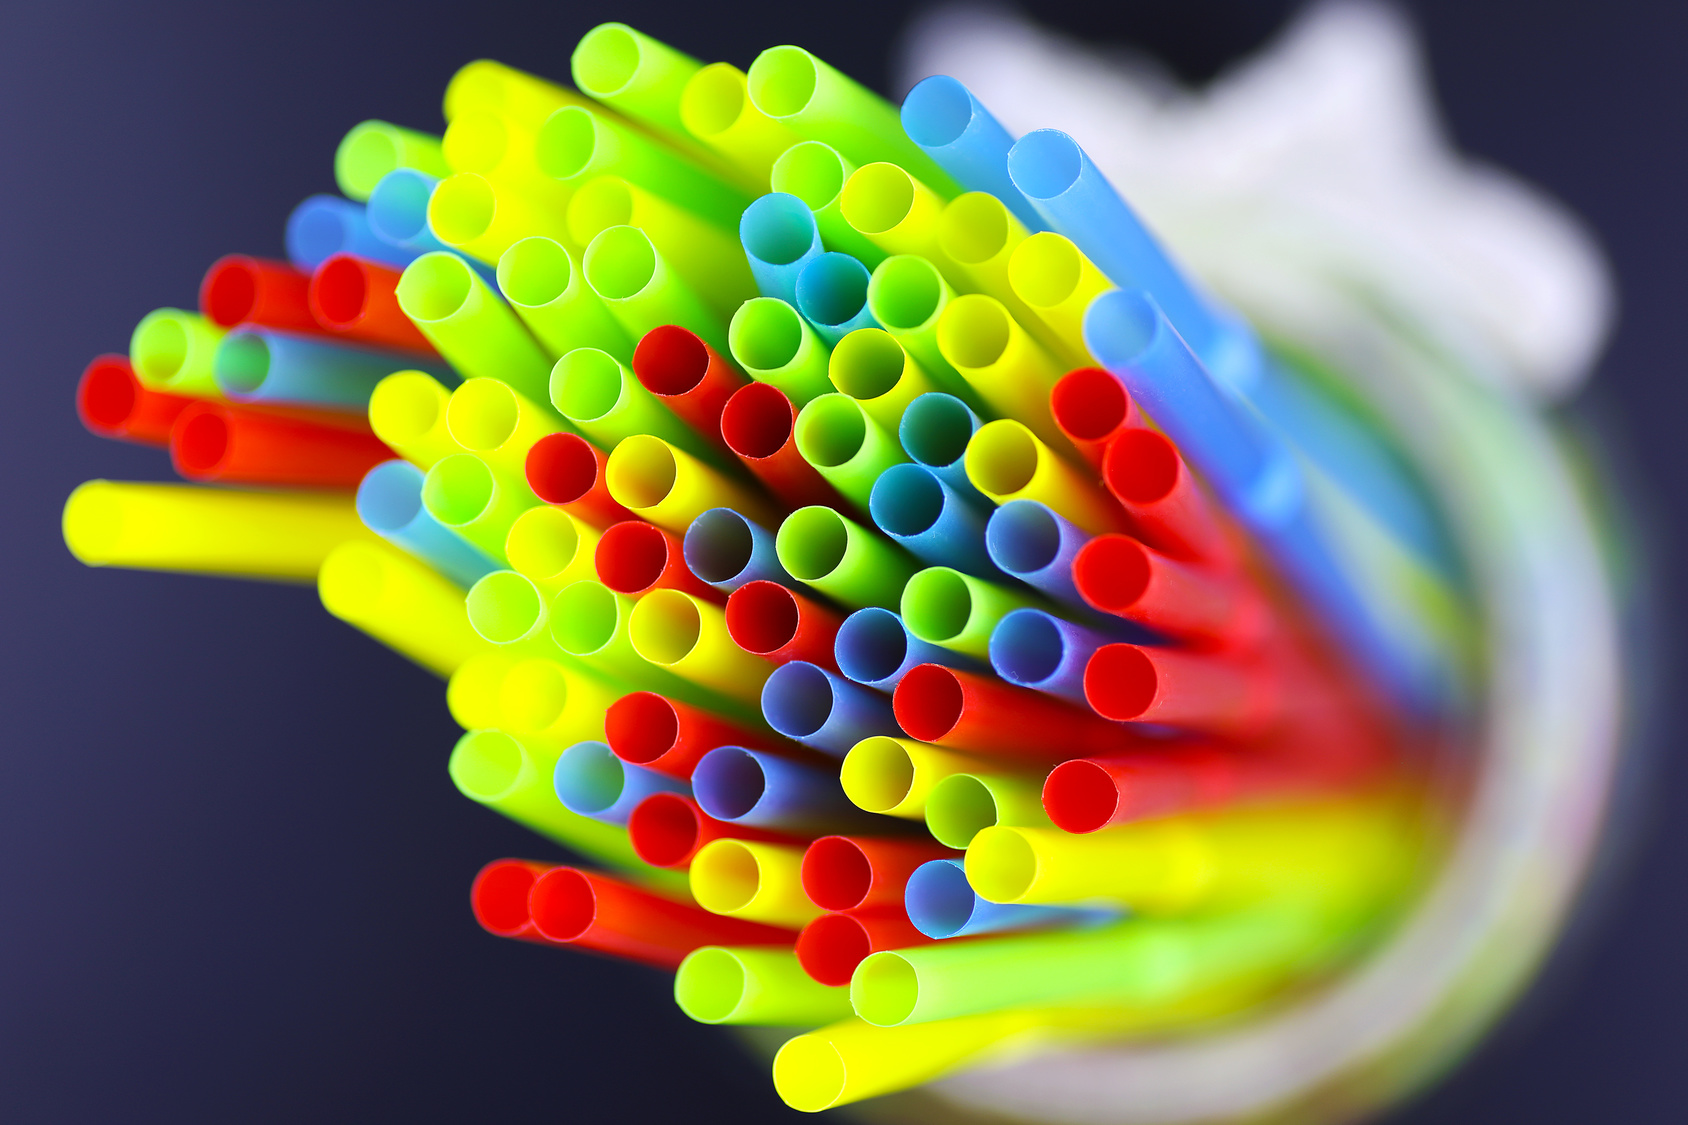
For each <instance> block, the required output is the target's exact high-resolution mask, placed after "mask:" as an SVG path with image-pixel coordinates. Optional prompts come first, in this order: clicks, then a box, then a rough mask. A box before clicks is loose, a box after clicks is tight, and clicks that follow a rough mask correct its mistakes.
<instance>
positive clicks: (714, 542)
mask: <svg viewBox="0 0 1688 1125" xmlns="http://www.w3.org/2000/svg"><path fill="white" fill-rule="evenodd" d="M681 554H682V555H683V556H684V558H685V562H686V567H687V568H688V569H689V570H690V571H691V572H692V573H693V574H695V575H696V576H697V577H698V578H700V579H702V580H703V581H704V582H707V583H708V584H709V585H711V586H713V587H715V588H716V589H717V590H721V591H723V592H725V593H731V592H732V591H734V590H737V589H738V588H739V587H741V586H743V585H744V584H745V583H747V582H757V581H762V580H770V581H772V582H773V583H774V584H776V585H777V584H778V583H780V582H789V581H791V576H790V575H789V574H787V573H786V572H785V567H783V566H781V565H780V560H779V556H778V555H777V554H775V553H774V536H773V533H772V532H770V531H768V530H767V529H766V528H764V527H763V526H762V525H761V524H759V523H753V522H751V521H750V520H747V519H745V518H744V517H743V516H741V515H739V514H738V513H737V512H735V511H733V509H731V508H711V509H709V510H708V511H707V512H702V513H699V515H698V517H697V519H695V520H693V521H692V525H691V526H690V527H688V528H687V529H686V537H685V539H684V540H683V541H682V543H681ZM728 602H729V604H731V599H728ZM727 630H728V632H732V619H731V617H729V618H728V621H727ZM734 640H735V641H736V640H737V637H735V638H734ZM739 647H741V648H742V647H744V646H742V645H740V646H739Z"/></svg>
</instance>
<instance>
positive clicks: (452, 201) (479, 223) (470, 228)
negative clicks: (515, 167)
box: [428, 172, 568, 265]
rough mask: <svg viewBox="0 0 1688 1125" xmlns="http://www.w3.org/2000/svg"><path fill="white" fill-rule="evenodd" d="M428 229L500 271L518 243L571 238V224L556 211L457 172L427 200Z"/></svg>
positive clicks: (483, 179) (497, 182) (494, 183)
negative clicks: (535, 238) (535, 237)
mask: <svg viewBox="0 0 1688 1125" xmlns="http://www.w3.org/2000/svg"><path fill="white" fill-rule="evenodd" d="M428 229H429V230H430V231H431V232H433V235H434V237H435V238H437V239H439V240H440V241H441V242H443V243H445V244H446V245H447V246H450V247H452V248H453V249H456V250H460V251H462V252H463V253H465V254H467V255H469V256H470V257H472V258H476V259H479V260H480V261H482V262H485V263H487V264H488V265H496V264H497V262H498V259H499V257H500V256H501V255H503V253H504V252H505V251H506V250H508V249H510V247H511V246H512V245H513V244H514V243H515V242H516V241H517V240H518V239H521V238H524V237H527V236H530V235H541V236H544V237H547V238H554V239H564V238H567V237H568V224H567V223H566V222H565V221H564V219H563V217H562V216H561V215H559V214H557V213H556V211H555V210H554V209H553V208H549V207H545V206H543V205H541V204H539V203H537V202H536V201H535V200H534V199H532V198H531V197H529V196H526V195H523V194H522V193H521V192H519V191H516V190H514V189H513V188H512V186H511V185H510V184H508V183H507V182H504V181H500V180H493V179H489V178H488V177H486V176H482V175H480V174H479V173H476V172H457V173H455V174H453V175H450V176H447V177H446V178H445V179H443V180H441V181H440V182H439V184H438V185H437V186H436V187H435V188H434V192H433V194H432V195H430V196H429V197H428Z"/></svg>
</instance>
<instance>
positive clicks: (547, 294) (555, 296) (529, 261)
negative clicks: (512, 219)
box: [498, 236, 633, 363]
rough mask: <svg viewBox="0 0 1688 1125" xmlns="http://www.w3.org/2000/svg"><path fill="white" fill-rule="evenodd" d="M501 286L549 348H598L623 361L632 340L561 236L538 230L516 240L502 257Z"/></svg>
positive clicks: (558, 352) (629, 354) (560, 350)
mask: <svg viewBox="0 0 1688 1125" xmlns="http://www.w3.org/2000/svg"><path fill="white" fill-rule="evenodd" d="M498 288H499V289H501V290H503V291H504V296H505V298H506V299H507V300H508V301H509V302H510V307H511V308H513V309H515V310H516V313H517V315H519V316H520V317H521V318H522V323H524V324H526V325H527V326H528V330H529V331H530V332H532V333H533V334H534V335H535V336H536V337H538V339H539V342H540V343H541V344H542V345H543V346H544V348H545V351H546V352H547V353H549V354H550V355H553V356H560V355H563V354H564V353H566V352H571V351H573V350H574V349H576V348H598V349H600V350H602V351H606V352H609V353H610V354H611V355H613V356H615V357H616V358H617V359H619V360H621V361H622V362H623V363H626V362H630V361H631V360H632V359H633V340H632V339H631V338H630V337H629V336H628V335H627V329H625V328H623V327H622V326H621V322H620V321H618V320H616V318H615V317H613V316H611V315H610V310H609V309H607V308H605V307H604V302H603V300H602V299H601V298H599V296H598V295H597V294H596V293H594V292H592V287H591V286H590V285H587V284H586V278H585V277H584V276H583V275H582V274H581V272H580V266H579V264H578V262H577V261H576V260H575V257H574V255H573V254H571V253H570V252H569V251H568V249H567V248H566V247H565V246H564V245H563V244H562V243H560V242H558V241H557V240H556V239H553V238H543V237H539V236H535V237H533V238H524V239H521V240H519V241H517V242H514V243H511V245H510V249H508V250H506V251H504V254H503V256H502V257H500V258H499V259H498Z"/></svg>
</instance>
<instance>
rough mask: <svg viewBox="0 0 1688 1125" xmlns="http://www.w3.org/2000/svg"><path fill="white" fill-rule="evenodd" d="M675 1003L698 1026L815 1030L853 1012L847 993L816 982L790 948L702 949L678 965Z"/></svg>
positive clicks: (675, 976) (848, 993)
mask: <svg viewBox="0 0 1688 1125" xmlns="http://www.w3.org/2000/svg"><path fill="white" fill-rule="evenodd" d="M674 1000H675V1002H676V1003H677V1004H679V1005H680V1010H681V1011H682V1012H684V1013H686V1015H688V1016H690V1017H691V1018H692V1019H694V1020H697V1021H698V1022H699V1023H712V1024H739V1025H751V1026H758V1027H815V1026H817V1025H819V1024H823V1023H830V1022H831V1021H833V1020H838V1019H843V1018H844V1017H845V1016H847V1015H849V1014H850V1012H851V1008H850V990H849V989H847V988H844V987H842V986H837V987H829V986H827V985H824V984H820V983H819V982H817V981H816V980H814V979H813V978H812V977H810V976H809V974H807V973H805V972H804V971H803V968H802V966H801V965H799V964H798V962H797V955H796V954H795V953H793V952H792V951H791V950H789V949H767V948H759V947H755V946H743V947H725V946H715V945H711V946H705V947H703V948H702V949H698V950H695V951H694V952H693V953H692V954H691V955H690V956H688V957H687V958H686V959H685V960H684V961H682V962H681V963H680V968H679V970H678V971H677V972H676V973H675V974H674Z"/></svg>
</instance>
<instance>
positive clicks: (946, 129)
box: [901, 74, 1042, 228]
mask: <svg viewBox="0 0 1688 1125" xmlns="http://www.w3.org/2000/svg"><path fill="white" fill-rule="evenodd" d="M901 117H902V123H903V131H904V132H905V133H907V134H908V137H909V139H910V140H912V141H913V142H914V143H915V144H917V145H919V146H920V148H921V150H922V151H923V152H925V153H926V155H928V156H930V157H931V158H932V159H933V160H935V161H936V162H937V163H938V164H939V165H941V166H942V167H943V169H944V171H946V172H948V173H949V174H950V176H951V177H952V178H953V179H954V180H955V182H956V183H958V184H960V185H961V186H962V187H963V188H966V189H967V190H968V191H970V192H975V193H978V194H984V193H987V192H988V193H990V194H991V195H992V196H995V197H997V198H999V199H1002V200H1003V201H1004V202H1006V203H1007V205H1008V206H1009V207H1011V208H1013V210H1014V213H1015V215H1017V216H1018V217H1019V221H1020V222H1023V223H1025V224H1027V225H1028V226H1031V227H1034V228H1036V227H1038V226H1041V225H1042V218H1041V216H1039V215H1038V213H1037V210H1036V208H1034V207H1033V206H1032V205H1031V202H1030V201H1029V200H1027V199H1026V197H1025V196H1023V195H1022V194H1020V189H1019V188H1017V187H1015V186H1014V181H1013V180H1012V179H1010V178H1009V175H1008V152H1009V150H1010V149H1011V148H1012V147H1013V145H1014V138H1013V137H1012V136H1011V135H1010V134H1009V132H1008V130H1006V129H1004V128H1003V127H1002V125H1001V124H999V123H998V122H997V120H996V118H995V117H993V116H992V115H991V112H990V111H989V110H988V109H986V108H985V107H984V106H983V105H982V104H981V103H980V102H979V99H978V98H976V97H974V96H973V93H972V91H970V90H968V89H967V87H966V86H963V85H962V84H961V83H960V82H957V81H956V80H955V79H953V78H951V77H949V76H948V75H946V74H937V75H933V76H932V77H930V78H925V79H922V80H921V81H920V82H918V83H916V84H915V86H914V88H913V89H912V90H910V91H909V92H908V96H907V97H905V98H904V99H903V108H902V113H901Z"/></svg>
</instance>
